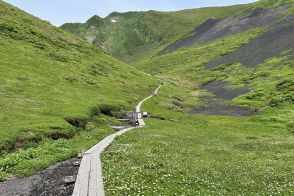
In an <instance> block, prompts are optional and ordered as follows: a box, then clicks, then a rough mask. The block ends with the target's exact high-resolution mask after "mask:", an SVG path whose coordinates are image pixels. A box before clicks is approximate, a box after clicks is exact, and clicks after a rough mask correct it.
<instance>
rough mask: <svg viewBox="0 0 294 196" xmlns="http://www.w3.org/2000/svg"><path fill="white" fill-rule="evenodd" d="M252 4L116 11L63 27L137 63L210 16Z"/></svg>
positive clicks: (238, 9)
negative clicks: (188, 8) (169, 9)
mask: <svg viewBox="0 0 294 196" xmlns="http://www.w3.org/2000/svg"><path fill="white" fill-rule="evenodd" d="M251 7H252V4H249V5H235V6H227V7H212V8H199V9H190V10H182V11H176V12H159V11H147V12H127V13H118V12H113V13H111V14H110V15H109V16H107V17H106V18H101V17H99V16H93V17H91V18H90V19H89V20H88V21H86V23H66V24H64V25H62V26H61V29H63V30H66V31H68V32H71V33H73V34H75V35H77V36H78V37H81V38H83V39H85V40H87V41H88V42H90V43H93V44H95V45H97V46H99V47H101V48H103V49H105V50H106V51H107V52H109V53H110V54H111V55H112V56H114V57H117V58H119V59H121V60H123V61H125V62H130V63H134V62H137V61H139V60H141V59H142V58H144V57H146V56H148V55H149V54H151V53H152V52H154V51H155V50H158V49H160V48H162V47H164V46H166V45H167V44H170V43H172V42H173V41H176V40H178V39H180V38H181V37H183V36H185V34H187V33H188V32H190V31H191V30H193V28H195V26H198V25H199V24H201V23H203V22H205V21H206V20H207V19H209V18H214V19H220V18H224V17H227V16H230V15H234V14H236V13H237V12H239V11H240V10H247V9H250V8H251Z"/></svg>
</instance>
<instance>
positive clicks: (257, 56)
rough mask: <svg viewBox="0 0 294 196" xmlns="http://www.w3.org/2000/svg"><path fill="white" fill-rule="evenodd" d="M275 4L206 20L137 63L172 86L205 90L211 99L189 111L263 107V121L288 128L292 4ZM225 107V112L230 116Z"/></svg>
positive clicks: (290, 115) (263, 3) (293, 37)
mask: <svg viewBox="0 0 294 196" xmlns="http://www.w3.org/2000/svg"><path fill="white" fill-rule="evenodd" d="M279 2H280V3H278V2H276V3H275V4H270V1H260V2H258V3H257V4H255V8H254V9H253V10H251V11H249V12H248V11H246V12H240V13H238V15H234V16H230V17H227V18H224V19H222V20H211V19H209V20H207V21H206V22H204V23H203V24H202V25H200V26H198V27H197V28H196V30H195V31H194V32H193V33H192V34H191V35H190V36H187V37H186V38H185V39H181V40H178V41H176V42H175V43H174V44H172V45H170V46H169V47H167V48H166V49H165V50H163V51H162V52H161V53H159V54H158V55H153V56H152V57H151V58H150V59H149V60H148V59H147V60H145V61H143V62H141V63H139V64H138V65H137V67H138V68H140V69H143V70H145V71H146V72H148V73H151V74H154V75H157V76H158V77H161V78H162V79H165V80H168V81H171V82H173V83H175V84H181V85H184V86H190V87H192V88H194V89H197V90H199V89H202V90H207V91H209V92H211V93H212V94H213V96H215V98H214V99H211V98H209V97H208V98H207V97H206V98H204V99H202V100H203V101H204V103H206V104H208V105H211V106H210V107H204V109H203V108H196V109H194V110H193V112H195V113H199V112H200V113H201V112H204V113H207V110H210V109H213V110H214V112H212V114H219V113H220V112H219V111H217V109H218V108H219V109H220V110H226V109H227V106H226V104H224V102H225V103H230V104H241V105H244V106H249V107H251V108H252V109H254V108H256V111H260V110H261V111H264V110H265V111H264V112H265V113H268V116H271V117H266V118H264V119H267V120H270V119H271V120H272V119H275V120H276V121H281V122H283V123H285V124H288V126H289V128H290V129H291V127H293V118H294V116H293V113H292V110H293V104H292V103H293V101H294V99H293V97H294V94H293V85H294V84H293V77H294V73H293V64H294V62H293V49H294V48H293V46H294V42H293V40H294V31H293V29H294V23H293V13H294V11H293V10H294V9H293V6H294V3H292V2H293V1H279ZM236 92H238V93H236ZM227 97H229V98H227ZM222 99H225V101H223V100H222ZM269 106H270V107H269ZM231 107H233V106H232V105H230V107H229V108H228V109H229V110H228V111H227V112H228V113H231V112H233V113H232V114H233V115H234V114H235V113H234V111H233V110H232V109H231ZM260 108H262V109H260ZM244 109H245V108H244ZM267 111H270V112H267ZM242 113H243V112H240V113H237V115H240V114H242Z"/></svg>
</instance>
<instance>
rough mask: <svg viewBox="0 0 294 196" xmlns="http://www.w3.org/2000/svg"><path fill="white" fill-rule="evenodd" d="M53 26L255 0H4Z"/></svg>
mask: <svg viewBox="0 0 294 196" xmlns="http://www.w3.org/2000/svg"><path fill="white" fill-rule="evenodd" d="M5 1H6V2H8V3H10V4H12V5H15V6H16V7H18V8H20V9H22V10H25V11H26V12H28V13H30V14H33V15H34V16H37V17H39V18H41V19H43V20H47V21H49V22H50V23H52V24H53V25H55V26H60V25H62V24H64V23H67V22H85V21H86V20H87V19H89V18H90V17H92V16H93V15H99V16H101V17H106V16H107V15H108V14H110V13H111V12H113V11H118V12H127V11H146V10H158V11H176V10H182V9H189V8H199V7H211V6H225V5H234V4H244V3H251V2H255V1H256V0H46V1H45V0H5Z"/></svg>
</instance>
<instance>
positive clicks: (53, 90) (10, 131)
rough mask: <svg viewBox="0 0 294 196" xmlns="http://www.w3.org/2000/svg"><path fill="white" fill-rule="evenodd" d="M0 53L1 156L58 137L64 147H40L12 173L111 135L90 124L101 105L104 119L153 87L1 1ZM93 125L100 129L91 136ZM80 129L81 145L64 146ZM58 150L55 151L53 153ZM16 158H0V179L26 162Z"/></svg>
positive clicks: (122, 66) (100, 52)
mask: <svg viewBox="0 0 294 196" xmlns="http://www.w3.org/2000/svg"><path fill="white" fill-rule="evenodd" d="M0 56H1V58H0V100H1V101H0V108H1V109H0V121H1V124H0V135H1V138H0V157H2V155H3V154H5V153H7V152H13V151H15V150H22V149H26V148H30V147H36V146H38V145H41V144H42V145H46V146H47V147H49V146H50V145H53V144H54V145H56V144H57V143H58V141H57V142H55V141H54V140H58V139H61V141H62V142H64V146H63V147H62V148H63V150H62V149H60V148H59V147H55V148H53V150H50V151H46V152H44V149H45V147H43V148H40V149H39V150H40V153H39V152H38V153H37V154H35V155H36V156H35V155H34V156H33V155H32V156H33V157H35V159H33V160H32V161H33V162H34V163H31V162H30V163H27V164H32V165H31V166H30V167H26V165H24V164H19V165H20V166H19V167H23V168H21V169H20V168H18V174H20V173H21V174H23V175H28V174H31V173H33V172H35V171H36V170H39V169H40V168H44V167H46V166H50V165H51V164H53V163H54V162H56V161H58V160H62V159H64V158H68V157H70V156H72V155H74V154H75V153H77V152H79V151H81V150H83V149H87V148H88V147H90V146H91V144H94V143H95V142H97V139H99V137H103V136H105V135H106V134H107V133H109V132H110V130H109V128H107V123H105V119H104V120H103V118H104V117H103V116H98V117H97V120H96V121H94V122H92V123H90V121H92V120H93V119H95V118H94V117H95V116H96V115H98V114H99V113H100V110H102V109H101V107H105V108H106V109H104V110H108V109H107V108H110V109H109V110H110V111H109V112H110V113H109V114H112V113H111V112H115V111H117V112H119V111H120V109H121V108H122V107H124V108H128V107H132V106H133V104H134V103H135V102H136V101H137V100H139V99H140V98H142V97H144V96H145V95H148V94H149V92H150V91H152V90H153V89H154V87H155V86H156V85H157V81H156V80H155V79H153V78H152V77H150V76H148V75H146V74H144V73H142V72H140V71H138V70H136V69H134V68H133V67H130V66H129V65H126V64H124V63H122V62H120V61H118V60H116V59H114V58H112V57H110V56H109V55H107V54H106V53H105V52H103V50H101V49H99V48H97V47H93V46H92V45H91V44H88V43H87V42H84V41H81V40H80V39H78V38H76V37H74V36H72V35H70V34H67V33H65V32H63V31H62V30H60V29H58V28H56V27H53V26H52V25H50V24H48V23H47V22H44V21H42V20H40V19H38V18H35V17H33V16H31V15H29V14H27V13H25V12H23V11H21V10H19V9H18V8H15V7H13V6H11V5H9V4H7V3H5V2H3V1H0ZM103 105H109V106H107V107H106V106H103ZM98 110H99V111H98ZM111 110H113V111H111ZM105 113H107V111H105ZM100 118H101V119H100ZM105 118H106V117H105ZM99 119H100V120H99ZM88 122H89V123H88ZM106 122H107V121H106ZM97 126H98V127H99V126H103V127H106V128H105V130H107V131H97V130H96V132H95V131H94V132H91V131H93V130H95V127H97ZM85 129H87V130H88V133H87V134H88V136H87V137H88V139H89V141H88V143H87V142H85V141H86V140H82V139H81V138H80V139H79V138H75V140H74V141H75V143H76V145H68V144H70V142H73V141H72V140H71V138H73V137H76V135H78V133H80V132H83V131H84V130H85ZM89 131H90V132H89ZM90 133H91V134H92V136H91V134H90ZM95 134H96V135H95ZM77 137H78V136H77ZM83 137H85V136H83ZM91 138H92V139H91ZM95 138H96V139H95ZM51 139H52V140H51ZM63 139H65V140H63ZM67 139H68V140H67ZM47 140H48V141H47ZM44 142H45V143H44ZM66 142H67V143H68V144H66ZM65 146H67V147H65ZM50 148H51V147H50ZM54 149H55V150H54ZM58 149H59V150H60V153H57V154H56V152H55V153H54V151H56V150H58ZM36 152H37V151H36ZM41 152H42V153H41ZM20 153H21V151H20ZM39 156H40V157H43V158H40V159H38V157H39ZM46 156H48V157H51V158H48V159H47V158H46ZM20 157H22V158H20ZM20 157H19V156H18V158H15V157H14V158H10V159H9V162H7V160H6V162H5V160H4V159H2V158H0V159H1V161H0V179H1V177H2V176H1V172H3V170H4V171H5V170H6V171H8V172H9V171H10V172H11V170H9V169H11V167H13V166H15V164H16V163H17V162H15V161H16V160H19V162H21V161H20V159H24V160H26V161H28V160H27V159H32V157H31V158H29V157H23V156H20ZM2 161H3V162H2ZM34 164H35V165H34ZM16 173H17V172H16Z"/></svg>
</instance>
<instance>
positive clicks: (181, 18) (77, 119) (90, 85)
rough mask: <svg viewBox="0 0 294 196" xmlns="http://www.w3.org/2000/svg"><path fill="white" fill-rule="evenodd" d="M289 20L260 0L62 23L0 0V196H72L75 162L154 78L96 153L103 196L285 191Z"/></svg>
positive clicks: (282, 5) (292, 144)
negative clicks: (129, 119) (136, 113)
mask: <svg viewBox="0 0 294 196" xmlns="http://www.w3.org/2000/svg"><path fill="white" fill-rule="evenodd" d="M293 17H294V2H293V0H275V1H273V0H260V1H257V2H255V3H251V4H243V5H233V6H226V7H211V8H199V9H190V10H182V11H175V12H159V11H146V12H145V11H142V12H127V13H119V12H113V13H111V14H110V15H109V16H107V17H105V18H101V17H99V16H93V17H91V18H90V19H89V20H87V21H86V22H85V23H66V24H64V25H62V26H61V27H60V28H59V27H55V26H53V25H51V24H50V23H48V22H46V21H43V20H41V19H39V18H37V17H34V16H32V15H30V14H28V13H26V12H24V11H22V10H20V9H18V8H16V7H14V6H12V5H10V4H8V3H6V2H4V1H0V100H1V101H0V120H1V124H0V136H1V137H0V181H3V182H0V195H2V194H4V193H5V194H6V195H9V193H10V195H12V193H13V190H12V189H11V190H9V188H7V187H8V186H7V185H9V186H11V185H13V183H14V182H15V183H20V186H22V185H21V182H25V181H26V182H29V183H28V184H29V185H27V187H25V189H26V190H25V191H28V192H30V194H31V195H40V194H43V193H44V194H45V195H50V190H52V192H51V194H54V195H71V194H72V193H71V192H72V191H73V185H70V188H69V190H68V191H66V190H67V188H64V187H66V185H63V184H62V183H63V181H62V179H63V178H64V177H66V176H68V175H73V176H76V175H77V168H73V167H71V166H69V165H71V163H70V162H71V160H73V159H74V160H76V159H75V158H74V157H76V155H77V154H78V153H81V152H85V151H87V150H88V149H90V148H91V147H92V146H94V145H95V144H97V143H99V142H100V141H102V140H103V139H104V138H106V137H107V136H109V135H112V134H114V133H115V131H114V130H113V129H112V128H111V126H113V125H117V126H120V125H122V123H121V122H120V121H119V120H118V119H120V118H123V116H124V114H125V112H126V111H130V110H133V108H134V106H135V105H136V104H137V103H138V102H139V101H140V100H142V99H143V98H144V97H148V96H149V95H150V94H151V93H153V91H154V89H156V88H157V87H158V86H159V85H162V84H164V85H163V86H162V87H161V89H160V91H159V92H158V95H157V93H155V95H157V96H154V97H152V99H149V100H148V101H146V102H144V104H143V105H142V111H148V112H150V115H149V118H147V119H146V120H145V124H146V125H145V126H144V127H143V128H140V129H133V130H131V131H128V132H126V133H124V134H123V135H120V136H119V137H117V138H115V139H114V141H113V142H112V143H111V145H110V146H109V147H108V148H106V149H105V151H103V152H102V154H101V162H102V172H103V184H104V190H105V195H293V193H294V173H293V171H294V105H293V101H294V80H293V78H294V67H293V66H294V58H293V57H294V48H293V46H294V20H293ZM100 153H101V152H100ZM97 156H98V155H97ZM63 165H66V166H65V167H67V168H68V170H66V169H64V170H63V169H60V168H63ZM50 166H51V167H50ZM48 168H49V169H48ZM52 168H53V170H52ZM58 168H59V169H58ZM55 169H56V170H55ZM62 170H63V172H64V173H63V174H61V175H57V176H56V178H57V179H56V181H57V182H60V183H61V184H60V183H59V184H54V183H53V185H52V186H51V187H50V188H49V189H46V188H45V189H46V190H44V191H43V192H42V193H41V192H38V191H37V189H36V187H34V186H35V185H32V184H31V183H30V182H32V179H37V180H36V181H38V180H39V181H40V178H44V179H46V180H47V179H49V181H50V180H51V181H54V178H53V177H52V175H50V172H51V173H52V171H53V172H56V171H57V172H60V171H62ZM42 171H43V172H44V173H42ZM40 172H41V173H40ZM61 173H62V172H61ZM42 174H44V175H42ZM18 186H19V185H18ZM24 186H25V185H24ZM42 186H43V187H44V184H43V185H42ZM60 188H62V189H63V191H61V192H59V191H57V190H59V189H60ZM42 190H43V189H42ZM1 191H3V192H1ZM4 191H5V192H4ZM9 191H12V192H9ZM25 191H22V192H23V193H24V192H25ZM34 191H35V192H34ZM45 191H46V192H45ZM54 191H55V192H54ZM14 193H15V192H14ZM5 194H4V195H5Z"/></svg>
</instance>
